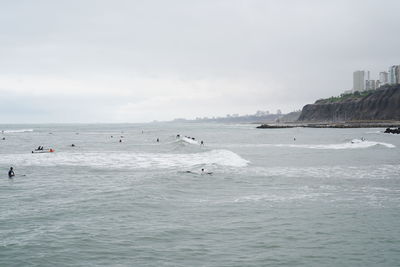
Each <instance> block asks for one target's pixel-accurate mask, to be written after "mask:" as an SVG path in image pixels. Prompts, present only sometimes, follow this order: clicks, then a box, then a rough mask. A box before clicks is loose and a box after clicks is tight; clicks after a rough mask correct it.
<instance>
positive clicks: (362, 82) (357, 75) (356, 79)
mask: <svg viewBox="0 0 400 267" xmlns="http://www.w3.org/2000/svg"><path fill="white" fill-rule="evenodd" d="M368 80H369V71H365V70H357V71H355V72H353V90H354V91H363V90H366V88H367V87H366V85H367V81H368Z"/></svg>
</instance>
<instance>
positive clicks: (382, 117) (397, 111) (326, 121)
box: [258, 84, 400, 128]
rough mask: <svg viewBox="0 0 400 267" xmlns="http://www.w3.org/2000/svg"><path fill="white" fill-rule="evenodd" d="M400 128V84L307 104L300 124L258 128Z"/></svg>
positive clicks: (301, 114)
mask: <svg viewBox="0 0 400 267" xmlns="http://www.w3.org/2000/svg"><path fill="white" fill-rule="evenodd" d="M398 126H400V84H395V85H385V86H381V87H380V88H379V89H376V90H367V91H361V92H360V91H356V92H353V93H345V94H342V95H340V96H339V97H331V98H327V99H319V100H317V101H316V102H315V103H314V104H308V105H305V106H304V107H303V109H302V111H301V113H300V116H299V117H298V119H297V120H296V121H292V122H291V123H289V124H288V123H286V124H272V125H271V124H263V125H261V126H259V127H258V128H288V127H318V128H360V127H398Z"/></svg>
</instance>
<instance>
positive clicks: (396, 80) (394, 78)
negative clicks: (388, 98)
mask: <svg viewBox="0 0 400 267" xmlns="http://www.w3.org/2000/svg"><path fill="white" fill-rule="evenodd" d="M388 82H389V84H400V65H393V66H391V67H389V73H388Z"/></svg>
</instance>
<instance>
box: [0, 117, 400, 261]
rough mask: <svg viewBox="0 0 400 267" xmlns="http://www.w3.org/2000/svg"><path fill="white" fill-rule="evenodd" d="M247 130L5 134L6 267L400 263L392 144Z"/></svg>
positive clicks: (337, 132)
mask: <svg viewBox="0 0 400 267" xmlns="http://www.w3.org/2000/svg"><path fill="white" fill-rule="evenodd" d="M255 126H256V125H223V124H194V123H192V124H167V123H165V124H162V123H159V124H156V123H154V124H110V125H107V124H93V125H84V124H76V125H62V124H60V125H57V124H55V125H1V126H0V130H3V133H0V266H267V265H270V266H398V264H399V262H400V162H399V161H400V157H399V156H400V152H399V149H400V136H398V135H390V134H384V133H383V129H307V128H292V129H256V128H255ZM178 134H179V135H180V136H179V137H177V135H178ZM185 136H187V137H185ZM3 137H4V138H5V140H1V139H2V138H3ZM189 137H190V138H189ZM192 137H194V138H195V140H193V139H191V138H192ZM157 138H158V139H159V142H157V141H156V140H157ZM364 139H365V141H362V140H364ZM120 140H121V142H120ZM189 140H191V141H189ZM201 141H204V145H201V144H200V142H201ZM72 144H74V145H75V146H74V147H72V146H71V145H72ZM38 146H44V147H45V149H46V148H47V149H49V148H53V149H54V150H55V152H54V153H43V154H36V153H32V151H33V150H34V149H35V148H37V147H38ZM10 166H13V167H14V169H15V173H16V176H15V177H14V178H13V179H9V178H8V176H7V172H8V169H9V167H10ZM202 169H204V171H202Z"/></svg>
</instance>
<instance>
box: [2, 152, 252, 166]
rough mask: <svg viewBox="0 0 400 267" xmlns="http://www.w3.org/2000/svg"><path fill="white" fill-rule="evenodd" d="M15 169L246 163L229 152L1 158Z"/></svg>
mask: <svg viewBox="0 0 400 267" xmlns="http://www.w3.org/2000/svg"><path fill="white" fill-rule="evenodd" d="M11 162H12V163H13V164H14V165H19V166H59V165H65V166H88V167H96V168H128V169H136V168H151V169H164V168H190V167H192V166H196V165H213V164H216V165H219V166H229V167H245V166H247V165H248V163H249V162H248V161H247V160H245V159H243V158H242V157H240V156H239V155H237V154H236V153H234V152H232V151H229V150H211V151H207V152H201V153H187V154H171V153H127V152H107V153H106V152H88V153H68V152H54V153H48V154H29V153H27V154H8V155H2V156H1V158H0V164H9V163H11Z"/></svg>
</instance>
